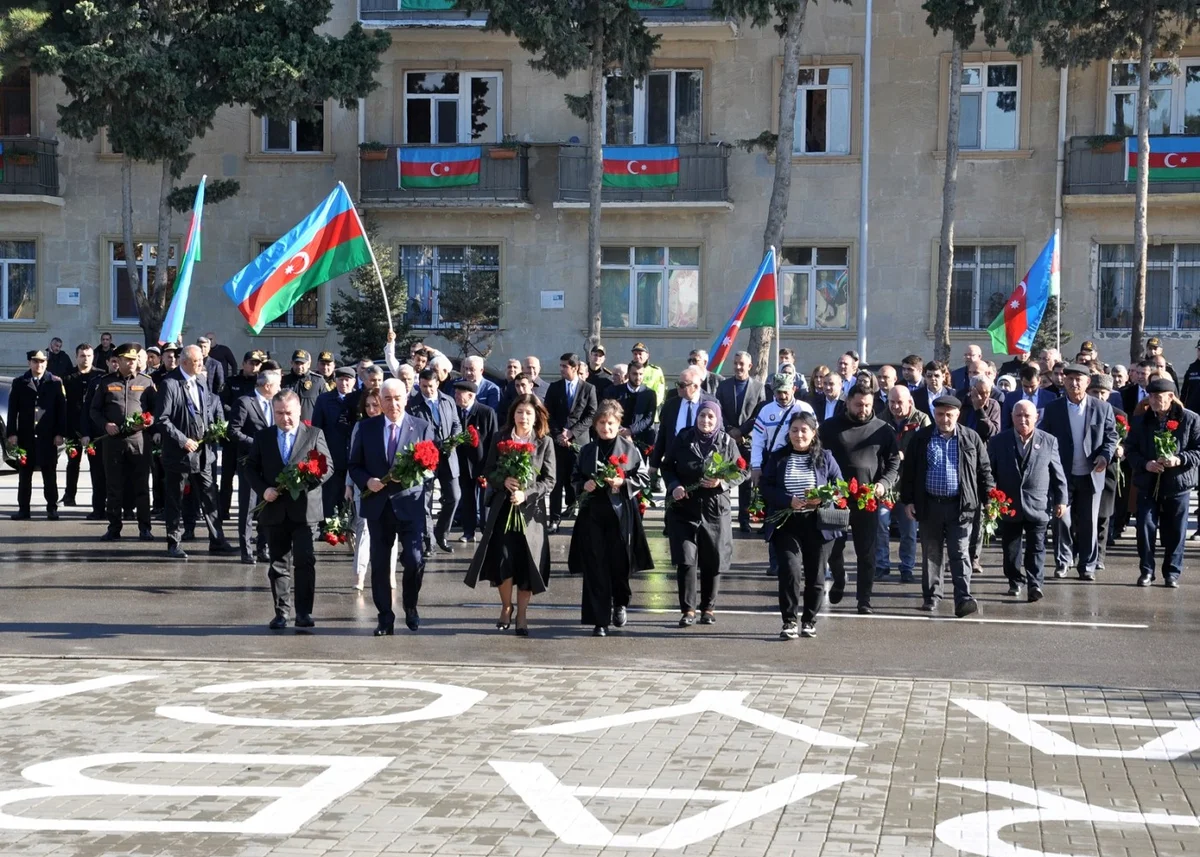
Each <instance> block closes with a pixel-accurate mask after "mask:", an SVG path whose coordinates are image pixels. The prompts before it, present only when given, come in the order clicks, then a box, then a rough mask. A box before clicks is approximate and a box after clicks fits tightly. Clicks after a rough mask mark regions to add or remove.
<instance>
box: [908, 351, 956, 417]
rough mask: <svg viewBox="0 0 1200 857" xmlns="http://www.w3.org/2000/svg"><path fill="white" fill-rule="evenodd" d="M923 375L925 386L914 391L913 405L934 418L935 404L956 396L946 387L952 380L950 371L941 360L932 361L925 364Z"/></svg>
mask: <svg viewBox="0 0 1200 857" xmlns="http://www.w3.org/2000/svg"><path fill="white" fill-rule="evenodd" d="M923 373H924V376H925V386H924V387H921V388H919V389H917V390H915V391H913V404H914V405H915V406H916V408H917V410H918V411H924V412H925V413H927V414H929V416H930V418H932V417H933V416H934V413H933V403H934V402H935V401H937V400H938V399H939V398H941V397H942V396H954V393H953V391H952V390H950V389H949V388H947V386H946V384H947V382H948V381H949V380H950V370H949V369H948V368H947V366H946V364H945V363H943V362H941V361H940V360H930V361H929V362H928V363H926V364H925V368H924V370H923ZM954 397H955V398H957V397H956V396H954ZM959 401H960V402H961V401H962V399H959Z"/></svg>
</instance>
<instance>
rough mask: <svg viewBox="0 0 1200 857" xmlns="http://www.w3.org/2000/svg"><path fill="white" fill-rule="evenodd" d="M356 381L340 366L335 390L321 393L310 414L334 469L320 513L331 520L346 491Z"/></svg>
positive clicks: (351, 370)
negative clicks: (320, 433) (323, 436)
mask: <svg viewBox="0 0 1200 857" xmlns="http://www.w3.org/2000/svg"><path fill="white" fill-rule="evenodd" d="M357 382H358V377H357V375H356V374H355V372H354V367H352V366H343V367H341V368H339V369H338V370H337V376H336V384H337V386H336V389H334V390H332V391H331V392H328V393H322V394H321V395H320V396H319V397H318V398H317V406H316V408H315V409H314V410H313V420H312V424H313V425H314V426H316V427H317V428H319V429H320V430H321V431H322V432H323V433H324V434H325V444H326V445H327V446H328V447H329V463H330V465H331V466H332V467H333V478H332V479H329V480H327V481H326V482H325V483H324V484H323V485H322V486H321V502H322V510H323V511H324V513H325V517H326V518H328V517H331V516H332V515H333V514H334V513H335V512H337V509H338V506H340V505H341V504H342V496H343V495H344V494H345V491H346V462H347V460H348V459H349V456H350V432H351V430H353V428H354V422H355V420H356V418H357V414H356V413H355V408H356V406H357V402H358V397H357V396H355V395H354V386H355V384H356V383H357Z"/></svg>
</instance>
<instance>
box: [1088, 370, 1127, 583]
mask: <svg viewBox="0 0 1200 857" xmlns="http://www.w3.org/2000/svg"><path fill="white" fill-rule="evenodd" d="M1112 389H1113V379H1112V376H1111V375H1108V374H1104V373H1096V374H1093V375H1092V377H1091V380H1090V381H1088V395H1089V396H1091V397H1092V398H1093V399H1099V400H1100V401H1102V402H1108V404H1109V407H1111V408H1112V409H1113V420H1114V421H1115V422H1116V424H1117V425H1118V426H1119V425H1120V423H1121V421H1122V420H1124V421H1125V425H1126V426H1128V425H1129V418H1128V417H1127V416H1126V415H1125V412H1124V411H1123V410H1121V409H1120V408H1119V407H1117V405H1115V404H1114V403H1113V399H1112V398H1111V396H1112ZM1116 401H1118V402H1119V401H1120V400H1119V399H1118V400H1116ZM1120 435H1121V433H1120V431H1119V430H1118V431H1117V437H1118V441H1117V451H1116V455H1115V457H1114V458H1113V461H1112V464H1111V466H1109V467H1108V468H1107V469H1106V470H1105V471H1104V493H1103V494H1102V495H1100V515H1099V517H1098V518H1097V519H1096V551H1097V553H1099V555H1100V557H1099V559H1098V560H1097V562H1096V568H1097V569H1098V570H1101V571H1103V569H1104V563H1105V561H1106V560H1107V558H1108V548H1109V546H1110V545H1111V544H1112V541H1113V535H1112V532H1113V528H1114V527H1115V526H1118V525H1120V526H1122V527H1123V523H1120V522H1121V520H1122V519H1121V518H1120V515H1118V514H1117V508H1118V506H1117V504H1118V499H1119V500H1120V502H1122V503H1125V504H1128V502H1129V498H1128V496H1127V495H1126V493H1125V491H1121V492H1118V491H1117V474H1118V473H1121V472H1122V470H1124V472H1125V476H1126V481H1127V482H1132V481H1133V480H1132V478H1131V477H1130V474H1129V465H1128V464H1127V463H1126V462H1125V445H1124V444H1123V443H1121V442H1120ZM1127 490H1128V489H1127V488H1126V491H1127Z"/></svg>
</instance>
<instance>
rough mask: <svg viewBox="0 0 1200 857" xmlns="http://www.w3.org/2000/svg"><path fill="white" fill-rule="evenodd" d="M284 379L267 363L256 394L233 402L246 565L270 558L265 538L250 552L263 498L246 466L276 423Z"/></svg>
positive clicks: (231, 419)
mask: <svg viewBox="0 0 1200 857" xmlns="http://www.w3.org/2000/svg"><path fill="white" fill-rule="evenodd" d="M282 379H283V373H282V372H281V371H280V369H279V364H278V363H276V362H275V361H273V360H268V361H266V362H264V363H263V365H262V367H261V368H260V369H259V372H258V375H257V377H256V380H257V381H258V384H257V386H255V388H254V391H253V392H251V393H250V394H248V395H245V396H241V397H239V398H238V399H237V401H235V402H234V403H233V413H232V414H230V417H229V437H230V439H232V440H233V442H234V451H233V454H234V457H235V458H236V459H237V463H238V465H237V466H238V548H239V550H241V552H242V563H243V564H245V565H254V563H255V561H256V560H262V561H263V562H266V561H268V560H269V559H270V557H269V555H268V553H267V541H266V538H265V537H262V536H260V537H259V539H258V550H256V551H254V552H253V553H251V551H250V545H251V543H252V542H253V541H254V519H253V518H251V517H250V510H251V509H253V508H254V507H255V506H257V505H258V500H259V497H258V494H257V493H256V492H255V490H254V487H253V485H252V484H251V481H250V475H249V473H248V472H247V471H246V464H247V459H248V458H249V456H250V449H251V448H252V447H253V446H254V438H256V437H257V436H258V435H259V434H260V433H261V432H263V431H265V430H267V429H269V428H271V426H273V425H274V424H275V411H274V406H273V405H272V404H271V400H272V399H273V398H275V394H276V393H278V392H279V389H280V382H281V381H282Z"/></svg>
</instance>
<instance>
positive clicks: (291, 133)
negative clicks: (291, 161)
mask: <svg viewBox="0 0 1200 857" xmlns="http://www.w3.org/2000/svg"><path fill="white" fill-rule="evenodd" d="M260 118H261V119H262V135H261V137H260V141H261V146H260V147H259V148H260V152H261V154H264V155H310V156H311V155H324V154H327V153H326V151H325V146H326V142H325V112H324V110H322V111H321V118H320V120H318V121H319V122H320V123H321V128H320V131H321V133H320V136H321V148H320V149H305V150H303V151H300V150H298V149H297V148H296V142H297V140H298V138H299V122H300V120H298V119H295V118H293V119H288V120H287V122H288V148H286V149H269V148H267V140H268V139H269V136H268V133H269V132H268V129H269V125H270V123H271V122H280V123H282V122H283V120H282V119H273V118H271V117H270V116H263V117H260Z"/></svg>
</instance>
